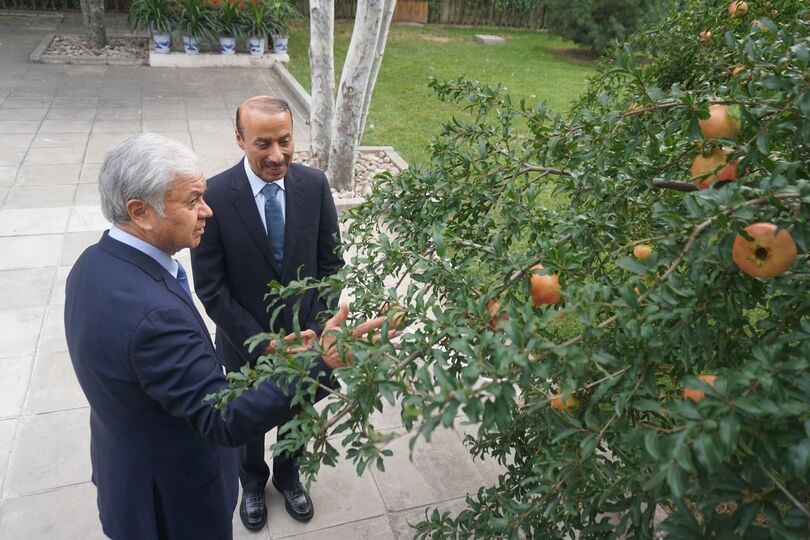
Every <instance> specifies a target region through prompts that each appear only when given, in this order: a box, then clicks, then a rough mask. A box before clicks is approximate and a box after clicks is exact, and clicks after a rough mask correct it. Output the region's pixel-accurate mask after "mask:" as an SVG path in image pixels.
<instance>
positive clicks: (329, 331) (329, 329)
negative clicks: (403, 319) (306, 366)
mask: <svg viewBox="0 0 810 540" xmlns="http://www.w3.org/2000/svg"><path fill="white" fill-rule="evenodd" d="M348 318H349V306H348V305H346V304H340V309H338V311H337V313H335V316H334V317H332V318H331V319H329V320H328V321H327V322H326V325H324V327H323V333H322V334H321V358H323V361H324V363H325V364H326V365H327V366H329V368H330V369H335V368H339V367H341V366H344V365H346V364H345V362H344V361H343V359H342V358H341V357H340V352H339V351H338V347H337V343H336V342H337V336H338V334H340V333H341V332H343V331H344V330H345V329H342V328H341V325H342V324H343V323H344V322H345V321H346V320H347V319H348ZM385 320H386V318H385V317H377V318H376V319H371V320H370V321H366V322H364V323H360V324H358V325H357V326H355V327H354V329H352V330H351V333H352V337H355V338H359V339H363V340H364V341H368V342H370V343H376V342H378V341H379V340H380V339H381V338H382V335H381V334H380V333H379V332H373V331H374V330H377V329H378V328H380V327H381V326H382V325H383V324H384V323H385ZM400 333H401V332H400V331H398V330H389V331H388V339H393V338H395V337H396V336H398V335H399V334H400ZM344 356H345V360H346V361H347V362H348V361H350V360H351V357H352V355H351V351H350V350H346V351H345V352H344Z"/></svg>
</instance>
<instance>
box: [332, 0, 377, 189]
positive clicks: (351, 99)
mask: <svg viewBox="0 0 810 540" xmlns="http://www.w3.org/2000/svg"><path fill="white" fill-rule="evenodd" d="M385 2H386V0H367V1H365V2H358V3H357V15H356V16H355V20H354V30H353V32H352V40H351V43H350V44H349V51H348V53H347V54H346V62H345V63H344V64H343V73H342V74H341V77H340V85H339V87H338V95H337V100H336V101H335V114H334V118H333V119H332V135H331V145H330V149H329V167H328V168H327V172H326V175H327V176H328V177H329V181H330V182H331V183H332V185H333V186H334V187H335V188H337V189H349V188H351V186H352V181H353V179H354V157H355V151H356V150H357V141H358V135H359V134H360V131H361V130H360V118H361V116H362V112H363V104H364V103H365V93H366V91H367V90H368V81H369V75H370V72H371V69H370V68H371V65H372V62H373V60H374V53H375V51H376V47H377V39H378V36H379V35H380V27H381V25H382V18H383V7H384V5H385Z"/></svg>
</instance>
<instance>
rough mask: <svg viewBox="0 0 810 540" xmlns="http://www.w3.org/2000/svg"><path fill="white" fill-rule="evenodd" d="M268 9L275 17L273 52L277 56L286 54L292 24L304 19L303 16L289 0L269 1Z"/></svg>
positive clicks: (272, 35)
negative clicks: (296, 20)
mask: <svg viewBox="0 0 810 540" xmlns="http://www.w3.org/2000/svg"><path fill="white" fill-rule="evenodd" d="M267 8H268V9H269V10H270V13H271V16H272V17H273V26H274V30H273V32H271V34H270V36H271V38H272V39H273V52H274V53H275V54H286V53H287V39H288V38H289V35H290V22H292V21H294V20H295V19H301V18H303V15H301V12H300V11H298V10H297V9H296V8H295V6H294V5H292V4H291V3H290V2H288V1H287V0H269V1H268V3H267Z"/></svg>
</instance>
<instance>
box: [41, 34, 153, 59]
mask: <svg viewBox="0 0 810 540" xmlns="http://www.w3.org/2000/svg"><path fill="white" fill-rule="evenodd" d="M43 54H45V55H54V56H105V55H106V56H108V57H115V58H138V59H142V60H144V59H147V58H149V44H148V42H147V39H146V38H139V37H122V38H108V39H107V46H106V47H104V48H103V49H95V48H93V47H90V45H89V44H88V43H87V40H86V39H83V38H81V37H79V36H54V38H53V41H51V44H50V45H48V48H47V49H45V51H44V52H43Z"/></svg>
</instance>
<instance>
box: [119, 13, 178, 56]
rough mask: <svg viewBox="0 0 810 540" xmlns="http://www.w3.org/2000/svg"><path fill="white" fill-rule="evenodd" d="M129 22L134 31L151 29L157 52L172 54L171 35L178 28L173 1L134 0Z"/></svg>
mask: <svg viewBox="0 0 810 540" xmlns="http://www.w3.org/2000/svg"><path fill="white" fill-rule="evenodd" d="M127 21H128V23H129V26H130V27H131V28H132V29H133V30H146V29H147V28H148V29H149V31H150V32H151V33H152V42H153V43H154V48H155V52H157V53H169V52H171V50H172V42H171V33H172V30H174V29H175V28H177V16H176V14H175V11H174V5H173V2H172V0H132V3H131V4H130V6H129V17H128V18H127Z"/></svg>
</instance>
